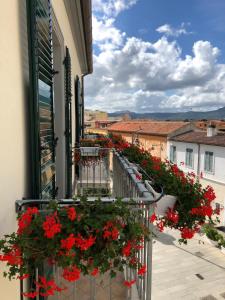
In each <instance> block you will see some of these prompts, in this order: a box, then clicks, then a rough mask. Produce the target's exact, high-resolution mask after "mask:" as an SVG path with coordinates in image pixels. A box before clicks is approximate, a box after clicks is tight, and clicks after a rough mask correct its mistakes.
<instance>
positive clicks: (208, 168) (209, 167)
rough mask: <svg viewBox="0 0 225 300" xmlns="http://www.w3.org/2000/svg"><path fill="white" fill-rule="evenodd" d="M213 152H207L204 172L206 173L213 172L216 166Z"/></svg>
mask: <svg viewBox="0 0 225 300" xmlns="http://www.w3.org/2000/svg"><path fill="white" fill-rule="evenodd" d="M213 157H214V155H213V152H210V151H206V152H205V165H204V170H205V171H206V172H213V169H214V165H213Z"/></svg>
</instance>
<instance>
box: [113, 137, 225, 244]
mask: <svg viewBox="0 0 225 300" xmlns="http://www.w3.org/2000/svg"><path fill="white" fill-rule="evenodd" d="M113 140H114V147H115V148H116V149H118V151H120V153H121V155H123V156H125V157H127V159H128V160H129V161H130V162H133V163H136V164H138V165H140V166H141V168H142V169H143V170H144V173H143V174H142V176H141V178H142V180H143V181H144V180H148V179H149V178H148V177H146V174H148V175H149V176H150V177H151V178H152V180H153V181H154V183H156V184H157V185H158V186H162V187H163V189H164V193H165V195H171V196H174V197H175V198H176V204H175V205H174V207H173V208H170V209H168V210H167V212H166V213H165V215H163V216H162V215H156V214H153V215H152V217H151V222H152V223H154V224H155V225H156V226H157V227H158V229H159V230H160V231H163V229H164V227H170V228H175V229H177V230H179V231H180V233H181V238H180V239H179V241H180V242H182V243H187V239H191V238H192V237H194V235H195V234H196V233H197V232H199V231H200V230H201V228H202V226H203V225H204V224H206V223H212V224H214V223H217V222H219V220H218V217H217V215H218V214H219V211H218V209H213V207H212V202H213V200H215V198H216V195H215V192H214V190H213V188H212V187H211V186H207V187H205V188H204V187H203V186H202V185H201V184H200V182H199V180H198V177H197V176H196V175H195V174H194V173H193V172H190V173H184V172H183V171H182V170H181V169H179V167H178V166H177V165H176V164H173V163H171V162H169V161H168V160H167V161H165V162H164V161H162V160H161V159H160V158H158V157H154V156H152V155H151V154H150V153H149V152H147V151H145V150H144V149H141V148H139V147H138V146H136V145H132V144H129V143H126V142H124V141H123V140H122V139H121V137H118V136H116V137H113ZM165 199H166V197H165ZM160 201H161V200H160ZM162 201H163V198H162ZM213 216H214V219H213Z"/></svg>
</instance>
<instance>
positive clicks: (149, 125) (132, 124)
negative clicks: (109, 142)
mask: <svg viewBox="0 0 225 300" xmlns="http://www.w3.org/2000/svg"><path fill="white" fill-rule="evenodd" d="M189 124H190V123H189V122H182V121H181V122H168V121H149V120H148V121H147V120H131V121H121V122H117V123H115V124H113V125H111V126H109V127H108V130H109V131H113V132H128V133H136V132H138V133H143V134H150V135H163V136H167V135H169V134H171V133H173V132H174V131H176V130H178V129H180V128H182V127H184V126H187V125H189Z"/></svg>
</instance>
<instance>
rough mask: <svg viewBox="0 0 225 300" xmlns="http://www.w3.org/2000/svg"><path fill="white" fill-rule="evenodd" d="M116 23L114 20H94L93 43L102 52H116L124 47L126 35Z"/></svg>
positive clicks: (94, 18)
mask: <svg viewBox="0 0 225 300" xmlns="http://www.w3.org/2000/svg"><path fill="white" fill-rule="evenodd" d="M114 22H115V19H113V18H103V19H102V20H98V19H97V18H96V17H95V16H93V18H92V27H93V42H94V44H95V45H97V46H98V47H99V49H100V50H101V51H105V50H114V49H116V48H118V47H119V46H122V45H123V42H124V37H125V36H126V34H125V33H124V32H121V31H120V30H119V29H117V28H116V27H115V26H114Z"/></svg>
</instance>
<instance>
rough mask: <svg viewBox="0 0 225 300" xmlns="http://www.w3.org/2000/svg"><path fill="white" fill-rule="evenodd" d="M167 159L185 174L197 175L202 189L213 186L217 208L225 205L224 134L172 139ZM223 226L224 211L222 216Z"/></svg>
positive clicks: (195, 134) (210, 131) (199, 133)
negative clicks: (192, 173)
mask: <svg viewBox="0 0 225 300" xmlns="http://www.w3.org/2000/svg"><path fill="white" fill-rule="evenodd" d="M167 157H168V159H169V160H170V161H172V162H173V163H176V164H177V165H178V166H179V167H180V168H181V169H182V170H183V171H184V172H186V173H187V172H194V173H195V174H196V175H197V176H198V177H199V180H200V183H201V184H202V185H203V186H207V185H211V186H212V187H213V188H214V190H215V193H216V200H215V204H216V203H217V204H216V205H217V206H219V207H220V208H222V209H223V208H224V205H225V169H224V168H223V167H222V166H225V134H224V133H217V132H216V131H215V129H214V128H208V131H207V132H206V131H193V132H189V133H186V134H182V135H179V136H176V137H172V138H170V140H169V142H168V146H167ZM221 222H222V225H224V210H222V212H221Z"/></svg>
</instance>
